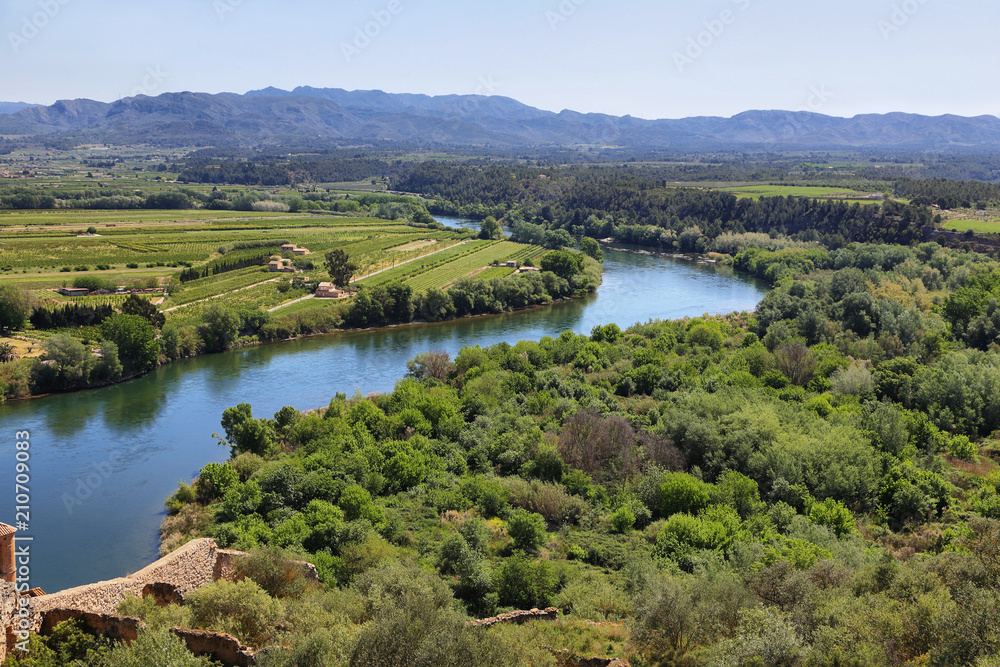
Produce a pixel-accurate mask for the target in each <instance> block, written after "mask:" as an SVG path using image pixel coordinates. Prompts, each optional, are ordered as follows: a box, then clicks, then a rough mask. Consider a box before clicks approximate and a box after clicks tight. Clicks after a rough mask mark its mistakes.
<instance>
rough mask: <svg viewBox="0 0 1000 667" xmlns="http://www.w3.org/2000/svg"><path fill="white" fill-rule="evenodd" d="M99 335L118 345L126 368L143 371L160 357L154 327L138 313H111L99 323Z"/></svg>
mask: <svg viewBox="0 0 1000 667" xmlns="http://www.w3.org/2000/svg"><path fill="white" fill-rule="evenodd" d="M101 335H102V336H104V338H106V339H108V340H110V341H111V342H112V343H114V344H115V345H117V346H118V355H119V357H120V358H121V361H122V364H123V365H124V366H125V368H126V370H130V371H132V370H138V371H144V370H146V369H147V368H150V367H152V366H154V365H155V364H156V362H157V360H158V359H159V357H160V344H159V343H158V342H157V340H156V329H154V328H153V325H152V324H150V323H149V322H148V321H146V319H145V318H143V317H141V316H139V315H122V314H117V315H112V316H111V317H109V318H108V319H106V320H104V322H102V323H101Z"/></svg>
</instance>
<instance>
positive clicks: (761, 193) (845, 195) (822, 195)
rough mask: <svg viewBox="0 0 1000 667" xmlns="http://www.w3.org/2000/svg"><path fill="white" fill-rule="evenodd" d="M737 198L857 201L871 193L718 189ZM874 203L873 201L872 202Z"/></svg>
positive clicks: (803, 187) (765, 187)
mask: <svg viewBox="0 0 1000 667" xmlns="http://www.w3.org/2000/svg"><path fill="white" fill-rule="evenodd" d="M720 189H722V190H724V191H726V192H731V193H733V194H734V195H736V196H737V197H740V198H744V197H753V198H754V199H760V198H761V197H789V196H793V197H811V198H813V199H858V200H864V199H865V198H867V197H868V195H870V194H872V193H871V192H858V191H857V190H850V189H847V188H837V187H829V186H822V185H819V186H812V185H742V186H737V187H730V188H720ZM872 201H874V200H872Z"/></svg>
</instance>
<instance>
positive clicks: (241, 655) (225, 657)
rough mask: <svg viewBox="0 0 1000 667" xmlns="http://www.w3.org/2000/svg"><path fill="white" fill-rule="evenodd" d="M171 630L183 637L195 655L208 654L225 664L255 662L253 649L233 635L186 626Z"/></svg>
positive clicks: (247, 665)
mask: <svg viewBox="0 0 1000 667" xmlns="http://www.w3.org/2000/svg"><path fill="white" fill-rule="evenodd" d="M170 632H172V633H174V634H175V635H177V636H178V637H180V638H181V639H183V640H184V643H185V644H187V648H188V650H189V651H191V652H192V653H194V654H195V655H207V656H208V657H210V658H211V659H212V660H216V661H218V662H221V663H222V664H223V665H227V666H233V665H235V666H236V667H251V666H252V665H253V664H254V662H255V661H254V653H253V651H251V650H250V649H249V648H248V647H246V646H244V645H243V644H241V643H240V640H239V639H237V638H236V637H233V636H232V635H227V634H224V633H218V632H205V631H203V630H188V629H186V628H170Z"/></svg>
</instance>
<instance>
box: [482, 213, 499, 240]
mask: <svg viewBox="0 0 1000 667" xmlns="http://www.w3.org/2000/svg"><path fill="white" fill-rule="evenodd" d="M479 238H481V239H487V240H490V239H502V238H503V227H502V226H501V225H500V223H499V222H497V221H496V218H494V217H493V216H489V217H487V218H486V219H485V220H483V222H482V225H480V228H479Z"/></svg>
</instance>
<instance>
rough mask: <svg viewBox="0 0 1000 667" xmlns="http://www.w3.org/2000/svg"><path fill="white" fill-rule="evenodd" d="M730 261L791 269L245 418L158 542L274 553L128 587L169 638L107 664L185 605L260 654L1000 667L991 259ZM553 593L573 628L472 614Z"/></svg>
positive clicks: (241, 414)
mask: <svg viewBox="0 0 1000 667" xmlns="http://www.w3.org/2000/svg"><path fill="white" fill-rule="evenodd" d="M735 262H736V263H737V264H738V265H741V266H743V267H745V268H746V269H748V270H752V271H754V272H756V273H761V274H764V275H771V276H773V277H774V278H775V280H776V287H775V289H774V290H773V291H772V292H771V293H770V294H769V295H768V296H767V297H765V299H764V300H763V302H762V303H761V304H760V306H759V308H758V309H757V311H756V313H755V314H754V315H752V316H747V315H739V314H733V315H729V316H724V317H711V318H708V317H704V318H696V319H690V320H682V321H674V322H648V323H646V324H639V325H635V326H632V327H630V328H628V329H626V330H624V331H622V330H621V329H620V328H619V327H617V326H616V325H607V326H601V327H597V328H595V329H594V331H593V332H592V333H591V335H590V336H579V335H574V334H570V333H565V334H562V335H560V336H559V337H556V338H544V339H542V340H540V341H535V342H532V341H525V342H521V343H518V344H517V345H514V346H510V345H506V344H501V345H496V346H493V347H491V348H488V349H480V348H465V349H463V350H462V351H461V353H460V354H458V355H457V357H456V358H455V359H454V360H452V359H449V358H448V357H447V356H446V355H443V354H440V353H434V352H428V353H425V354H422V355H419V356H417V357H416V358H414V359H413V360H412V361H411V363H410V364H409V370H410V372H409V375H408V377H407V378H405V379H403V380H400V381H399V383H398V384H397V386H396V388H395V390H394V391H393V392H392V393H390V394H385V395H380V396H374V397H369V398H362V397H360V396H356V397H354V398H348V397H346V396H342V395H341V396H337V397H335V398H333V400H331V402H330V404H329V405H328V406H327V407H325V408H324V409H322V410H318V411H312V412H309V413H301V412H299V411H298V410H295V409H293V408H290V407H286V408H283V409H282V410H280V411H279V412H278V413H276V414H275V415H274V416H273V417H259V416H256V415H254V414H253V410H252V407H251V406H250V405H247V404H240V405H237V406H234V407H232V408H230V409H227V410H226V411H225V412H224V414H223V415H222V423H221V426H222V434H221V435H220V436H219V437H220V444H222V445H224V446H226V447H229V448H230V452H231V458H230V460H229V461H228V462H226V463H223V464H215V463H213V464H209V465H207V466H205V468H204V469H203V470H202V471H201V473H200V475H199V476H198V479H197V480H196V481H195V482H194V483H193V484H191V485H188V484H183V483H182V484H181V486H180V488H179V489H178V491H177V493H176V494H175V495H174V496H173V497H171V498H170V499H169V500H168V502H167V505H168V507H169V508H170V512H171V514H170V516H168V517H167V518H166V519H165V520H164V523H163V529H162V534H163V548H164V549H165V550H169V549H172V548H174V547H176V546H177V545H179V544H181V543H183V542H184V541H186V540H187V539H189V538H191V537H196V536H211V537H214V538H215V539H216V540H217V541H218V542H219V543H220V544H222V545H225V546H229V547H232V548H240V549H248V550H251V551H253V552H254V553H257V554H259V555H258V556H257V557H256V559H255V560H254V562H255V563H257V565H256V566H255V568H256V569H254V568H251V570H252V571H250V570H248V571H247V572H246V579H245V580H244V581H243V582H242V583H240V584H215V585H213V586H212V587H211V588H207V589H206V590H205V591H204V592H200V593H199V594H198V596H196V599H193V600H192V601H191V602H190V603H188V604H187V605H185V606H184V607H168V608H164V609H157V608H155V607H153V606H150V604H149V603H144V602H140V601H137V600H136V601H131V602H127V603H126V604H125V605H123V608H122V611H123V612H124V611H127V612H129V613H133V614H136V615H139V616H142V617H143V618H145V619H146V620H147V621H148V622H149V623H150V629H149V630H148V631H146V634H145V635H144V637H143V639H142V640H141V641H140V642H137V643H136V644H134V645H133V647H131V648H129V649H126V648H124V647H117V648H115V649H113V650H114V651H118V652H119V653H123V652H127V653H129V654H130V655H132V656H133V658H132V659H133V660H137V661H141V659H142V658H141V656H144V655H149V653H148V651H151V650H153V649H152V648H150V647H152V646H155V645H157V642H160V643H164V642H167V640H166V639H164V638H163V631H162V630H160V628H163V627H165V626H166V625H168V624H171V623H174V624H176V623H177V622H180V621H178V619H182V620H183V622H184V623H189V624H193V625H195V626H199V627H205V628H211V629H216V630H225V631H229V632H232V633H234V634H236V635H237V636H239V637H241V638H242V639H243V640H244V641H247V642H249V643H250V644H252V645H254V646H255V647H256V648H259V649H265V650H264V652H263V653H262V655H261V658H260V660H261V661H262V664H265V665H301V664H316V665H340V664H344V665H436V664H467V665H477V664H484V665H485V664H500V665H507V664H509V665H524V664H527V665H545V664H555V663H554V658H553V657H552V655H551V654H550V653H549V652H548V651H547V650H546V649H545V648H544V647H554V648H567V649H570V650H572V651H575V652H577V653H579V654H586V655H593V654H600V655H618V656H621V657H626V658H628V659H629V661H630V662H631V664H633V665H904V664H927V665H956V664H975V665H992V664H996V661H997V659H998V657H1000V640H998V637H1000V634H998V629H1000V628H998V622H1000V621H998V619H1000V613H998V612H1000V587H998V581H1000V578H998V576H1000V569H998V567H1000V566H998V563H1000V560H998V551H997V549H998V546H997V545H998V544H1000V496H998V490H997V489H998V485H1000V471H998V469H997V466H996V464H995V462H994V460H993V457H994V456H996V453H997V449H996V447H997V443H996V440H995V439H994V435H993V434H994V432H995V431H996V429H997V428H998V427H1000V392H997V391H996V388H997V387H998V386H1000V355H998V352H997V348H996V345H997V342H996V336H997V332H998V331H1000V329H998V327H997V322H996V317H997V312H996V311H997V306H996V303H997V300H998V293H1000V265H998V264H997V262H995V261H993V260H990V259H989V258H986V257H984V256H981V255H977V254H974V253H968V252H962V251H955V250H950V249H946V248H942V247H941V246H939V245H938V244H924V245H920V246H916V247H901V246H882V245H865V244H856V245H851V246H848V247H845V248H841V249H839V250H836V251H829V250H827V249H823V248H810V249H805V248H786V249H784V250H781V251H766V250H760V249H748V250H746V251H744V252H743V253H740V254H739V255H738V256H737V257H736V259H735ZM277 550H283V551H280V552H279V551H277ZM280 554H285V558H288V557H292V556H294V557H296V558H305V559H308V560H310V561H311V562H314V563H315V564H316V565H317V568H318V570H319V573H320V579H321V582H322V585H321V586H320V587H319V588H316V589H310V588H306V587H304V586H303V585H302V584H301V582H295V581H288V580H286V579H285V578H283V576H282V574H281V573H282V572H283V571H284V570H283V566H282V565H281V563H282V562H284V561H283V560H282V558H281V557H280ZM549 604H554V605H556V606H558V607H560V608H561V610H562V611H563V613H564V618H563V619H562V620H560V621H558V622H556V623H552V624H548V623H546V624H539V625H526V626H521V627H508V628H495V629H489V630H482V629H473V628H468V627H466V626H464V625H463V623H462V622H463V620H464V619H468V618H472V617H482V616H487V615H491V614H493V613H495V612H497V611H501V610H505V609H511V608H527V607H532V606H539V607H541V606H545V605H549ZM595 623H596V624H598V625H595ZM602 624H610V625H602ZM387 636H389V637H392V638H393V640H392V641H391V642H386V641H385V637H387ZM36 641H38V642H41V640H36ZM60 641H63V640H60V639H49V640H46V642H47V643H48V647H47V650H50V651H59V650H64V648H65V642H64V641H63V643H62V644H60ZM268 647H275V648H273V649H268ZM108 650H111V649H108ZM171 650H176V649H171ZM144 652H145V653H144ZM136 656H139V657H136ZM115 664H119V663H115ZM120 664H126V663H120ZM128 664H133V663H128ZM134 664H139V663H138V662H136V663H134ZM191 664H196V663H194V662H192V663H191Z"/></svg>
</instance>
